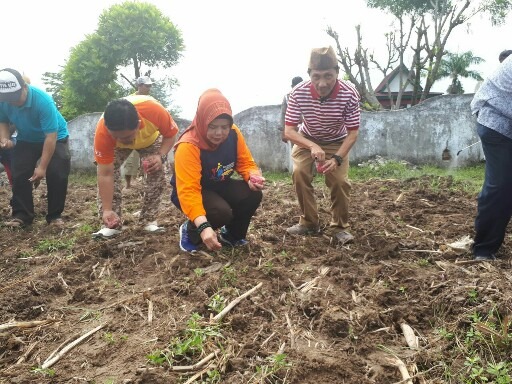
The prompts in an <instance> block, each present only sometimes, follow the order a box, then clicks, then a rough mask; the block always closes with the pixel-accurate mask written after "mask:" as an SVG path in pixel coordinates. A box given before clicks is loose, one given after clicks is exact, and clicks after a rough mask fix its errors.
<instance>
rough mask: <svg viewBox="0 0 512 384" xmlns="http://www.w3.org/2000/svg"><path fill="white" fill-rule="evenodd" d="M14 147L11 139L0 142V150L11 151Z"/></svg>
mask: <svg viewBox="0 0 512 384" xmlns="http://www.w3.org/2000/svg"><path fill="white" fill-rule="evenodd" d="M13 147H14V143H13V142H12V140H9V139H2V140H0V148H2V149H11V148H13Z"/></svg>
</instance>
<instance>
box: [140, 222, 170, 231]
mask: <svg viewBox="0 0 512 384" xmlns="http://www.w3.org/2000/svg"><path fill="white" fill-rule="evenodd" d="M144 230H145V231H146V232H151V233H160V232H164V231H165V228H164V227H159V226H158V224H157V223H156V221H153V222H151V223H149V224H148V225H146V226H145V227H144Z"/></svg>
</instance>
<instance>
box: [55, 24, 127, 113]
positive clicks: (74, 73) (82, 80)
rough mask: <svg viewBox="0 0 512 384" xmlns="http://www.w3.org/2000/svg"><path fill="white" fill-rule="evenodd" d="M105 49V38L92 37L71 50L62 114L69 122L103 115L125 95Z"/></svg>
mask: <svg viewBox="0 0 512 384" xmlns="http://www.w3.org/2000/svg"><path fill="white" fill-rule="evenodd" d="M101 47H102V38H101V36H99V35H98V34H91V35H88V36H87V37H86V39H85V40H83V41H82V42H80V43H79V44H78V45H77V46H76V47H74V48H73V49H72V50H71V55H70V57H69V60H68V62H67V63H66V66H65V67H64V73H63V80H64V86H63V90H62V100H63V106H62V110H61V112H62V114H63V116H64V117H65V118H66V119H68V120H70V119H72V118H75V117H77V116H78V115H81V114H84V113H89V112H98V111H103V110H104V109H105V106H106V105H107V103H108V102H109V101H110V100H112V99H115V98H117V97H120V96H121V95H122V88H121V86H120V85H118V84H117V83H116V79H117V73H116V71H115V67H116V66H115V62H113V61H109V60H108V59H107V58H106V57H105V54H104V51H103V50H102V48H101Z"/></svg>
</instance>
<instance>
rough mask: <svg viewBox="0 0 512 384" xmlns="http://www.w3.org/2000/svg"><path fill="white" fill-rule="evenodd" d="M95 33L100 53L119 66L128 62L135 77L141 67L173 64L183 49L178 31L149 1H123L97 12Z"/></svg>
mask: <svg viewBox="0 0 512 384" xmlns="http://www.w3.org/2000/svg"><path fill="white" fill-rule="evenodd" d="M97 34H98V35H99V36H101V37H102V43H103V52H104V53H105V55H106V56H107V57H109V58H110V59H111V60H112V61H114V62H115V63H116V64H117V65H119V66H128V65H132V66H133V69H134V75H135V78H137V77H139V76H140V75H141V74H140V73H141V72H140V70H141V66H142V64H145V65H147V66H150V67H155V66H162V67H163V68H169V67H172V66H174V65H176V64H177V63H178V61H179V59H180V58H181V51H183V49H184V46H183V39H182V37H181V32H180V31H179V30H178V29H177V28H176V27H175V26H174V24H173V23H172V22H171V21H170V20H169V18H168V17H167V16H165V15H163V14H162V12H160V10H159V9H158V8H156V7H155V6H154V5H152V4H148V3H136V2H124V3H122V4H118V5H113V6H112V7H110V8H109V9H108V10H106V11H104V12H103V13H102V14H101V15H100V19H99V23H98V30H97Z"/></svg>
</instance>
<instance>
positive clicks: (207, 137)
mask: <svg viewBox="0 0 512 384" xmlns="http://www.w3.org/2000/svg"><path fill="white" fill-rule="evenodd" d="M174 151H175V154H174V164H175V171H174V175H173V176H172V178H171V185H172V187H173V192H172V194H171V200H172V202H173V203H174V204H175V205H176V206H177V207H178V208H179V209H180V210H181V211H182V212H183V213H184V214H185V215H186V216H187V218H188V220H187V221H186V222H185V223H184V224H182V225H181V226H180V248H181V249H182V250H183V251H186V252H195V251H196V250H197V247H198V245H199V244H201V242H202V243H204V244H205V245H206V247H207V248H208V249H210V250H218V249H220V248H221V247H222V245H223V244H224V245H227V246H231V247H235V246H243V245H245V244H247V240H246V235H247V230H248V228H249V223H250V221H251V219H252V216H253V215H254V212H255V211H256V209H257V208H258V207H259V205H260V202H261V198H262V192H261V190H262V189H263V186H264V181H265V179H264V178H263V177H262V176H261V171H260V169H259V168H258V166H257V165H256V163H255V162H254V159H253V157H252V155H251V152H250V151H249V148H248V147H247V144H246V143H245V140H244V138H243V136H242V133H241V132H240V130H239V129H238V127H237V126H236V125H235V124H233V114H232V112H231V106H230V105H229V102H228V100H227V99H226V98H225V97H224V95H222V93H220V91H219V90H218V89H209V90H207V91H205V92H204V93H203V94H202V95H201V97H200V98H199V103H198V106H197V112H196V115H195V117H194V120H193V121H192V124H191V125H190V126H189V127H188V128H187V129H186V130H185V132H183V134H182V135H181V137H180V138H179V140H178V142H177V143H176V144H175V146H174ZM235 171H236V172H237V173H238V174H239V175H240V176H241V178H242V180H235V179H232V178H231V176H232V175H233V174H234V173H235ZM218 228H221V231H220V234H219V238H217V233H216V229H218ZM221 243H222V244H221Z"/></svg>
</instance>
